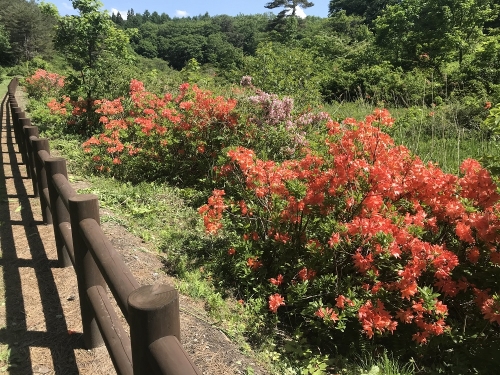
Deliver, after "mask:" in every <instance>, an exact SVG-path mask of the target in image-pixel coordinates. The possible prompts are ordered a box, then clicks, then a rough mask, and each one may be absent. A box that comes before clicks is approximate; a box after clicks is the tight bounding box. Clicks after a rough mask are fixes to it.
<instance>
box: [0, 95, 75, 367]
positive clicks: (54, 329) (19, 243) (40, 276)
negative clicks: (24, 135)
mask: <svg viewBox="0 0 500 375" xmlns="http://www.w3.org/2000/svg"><path fill="white" fill-rule="evenodd" d="M6 102H7V97H5V98H4V100H3V102H2V106H1V108H0V121H1V123H0V127H1V133H0V154H1V155H2V160H3V168H0V246H1V258H0V270H1V272H2V274H3V280H0V284H3V285H0V287H1V289H3V290H2V292H3V296H4V300H3V301H0V304H1V305H2V306H1V308H0V319H1V320H0V325H1V326H0V327H1V328H0V348H1V350H0V361H1V363H2V365H3V366H4V367H3V368H1V369H0V371H2V370H3V371H6V370H8V371H9V373H10V374H14V375H29V374H49V373H51V374H57V375H71V374H78V373H79V371H78V367H77V364H76V359H75V352H74V351H75V349H78V348H82V345H83V340H82V339H81V334H78V333H76V334H75V333H74V332H71V331H68V327H67V324H66V320H65V316H64V314H63V308H62V305H61V299H60V296H59V293H58V289H57V287H56V284H55V280H54V276H53V272H52V269H53V268H55V267H57V260H56V259H49V258H48V257H47V253H46V251H45V247H44V243H43V241H42V238H41V235H40V231H39V228H38V227H37V226H40V225H43V223H42V222H41V218H40V217H39V216H41V215H34V213H33V211H34V210H32V206H31V203H30V200H29V198H30V195H29V194H32V191H30V192H29V194H28V191H27V187H26V186H28V189H30V190H31V181H30V180H29V179H28V178H27V176H26V168H25V166H24V165H22V162H19V160H21V156H20V154H19V153H18V152H17V150H16V149H17V147H15V146H14V142H13V130H12V127H11V120H10V113H9V108H8V106H7V105H6ZM25 183H26V185H25ZM31 197H33V196H32V195H31ZM39 211H40V210H39V208H38V212H39ZM35 212H37V211H35ZM45 228H46V229H48V228H47V227H45ZM25 279H27V280H30V281H31V282H30V283H29V285H23V284H27V283H26V282H24V280H25ZM33 279H34V280H33ZM36 289H38V290H36ZM40 304H41V306H40ZM28 318H29V320H30V323H31V322H33V321H34V322H38V323H37V324H28ZM33 327H34V328H37V327H41V329H35V330H33V329H32V328H33ZM47 356H50V357H51V360H50V359H49V358H47ZM37 357H38V358H37ZM40 357H43V358H40ZM40 363H46V364H47V365H39V364H40ZM49 364H50V365H49Z"/></svg>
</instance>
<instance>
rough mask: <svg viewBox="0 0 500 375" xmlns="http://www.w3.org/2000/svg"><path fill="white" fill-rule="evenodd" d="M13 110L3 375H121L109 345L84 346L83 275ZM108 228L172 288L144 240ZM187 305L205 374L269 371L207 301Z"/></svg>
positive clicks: (7, 160) (184, 328)
mask: <svg viewBox="0 0 500 375" xmlns="http://www.w3.org/2000/svg"><path fill="white" fill-rule="evenodd" d="M1 94H3V93H1ZM2 98H3V97H2ZM8 112H9V111H8V108H7V107H6V106H5V100H4V102H3V103H2V107H1V109H0V120H1V124H0V125H1V134H0V153H1V155H2V161H3V165H2V168H1V169H0V250H1V257H0V373H10V374H14V375H29V374H57V375H72V374H95V375H100V374H102V375H105V374H106V375H109V374H115V371H114V368H113V365H112V363H111V360H110V358H109V355H108V353H107V351H106V348H105V347H100V348H97V349H94V350H86V349H85V348H84V347H83V340H82V335H81V330H82V328H81V320H80V312H79V301H78V291H77V283H76V276H75V273H74V270H73V268H72V267H69V268H58V267H57V255H56V249H55V243H54V232H53V229H52V226H51V225H44V224H43V222H42V217H41V213H40V203H39V200H38V198H35V197H34V196H33V189H32V186H31V180H30V179H28V178H27V176H26V168H25V166H24V165H23V164H22V162H21V156H20V154H19V153H18V152H17V145H15V143H14V142H13V132H12V131H11V127H10V120H9V118H8V115H9V113H8ZM74 187H75V188H78V187H77V186H74ZM108 214H109V213H108ZM102 227H103V230H104V232H105V233H106V234H107V235H108V238H109V239H110V241H111V242H112V243H113V245H114V246H115V248H116V249H117V250H118V251H119V252H120V253H121V254H122V256H123V258H124V260H125V262H126V263H127V265H128V266H129V268H130V269H131V271H132V273H133V274H134V276H135V277H136V279H137V280H138V282H139V284H141V285H146V284H152V283H153V282H162V283H172V279H171V278H170V277H169V276H168V275H166V274H165V273H163V272H162V262H161V259H159V257H158V256H157V255H155V254H153V253H151V252H149V251H148V250H149V249H148V248H147V246H146V245H145V244H144V243H142V241H141V240H140V239H138V238H136V237H134V236H133V235H131V234H130V233H128V232H127V231H126V230H125V229H124V228H123V227H121V226H119V225H117V224H114V223H112V222H107V223H104V224H103V225H102ZM180 306H181V335H182V344H183V346H184V348H185V349H186V351H187V352H188V353H189V354H190V356H191V358H192V359H193V361H194V362H195V363H196V365H197V366H198V367H199V368H200V369H201V370H202V372H203V374H206V375H209V374H214V375H219V374H246V373H247V369H250V368H251V369H253V371H254V373H255V374H264V372H263V371H262V370H261V369H259V368H257V367H256V366H255V363H253V361H252V360H251V359H249V358H248V357H246V356H244V355H243V354H241V353H240V352H239V350H238V348H237V346H236V345H234V344H233V343H232V342H230V340H229V339H228V338H227V337H226V336H225V335H224V334H223V333H222V332H220V331H219V330H218V329H216V328H215V327H214V326H213V325H211V324H210V323H209V321H210V319H209V318H208V317H207V316H206V313H205V311H204V310H203V304H202V303H200V302H196V301H193V300H191V299H189V298H187V297H185V296H180Z"/></svg>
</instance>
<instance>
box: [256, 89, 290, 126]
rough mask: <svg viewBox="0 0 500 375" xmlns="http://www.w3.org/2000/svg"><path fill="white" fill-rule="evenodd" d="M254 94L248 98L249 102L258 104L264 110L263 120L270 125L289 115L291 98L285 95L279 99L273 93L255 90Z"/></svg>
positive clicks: (283, 119) (285, 118)
mask: <svg viewBox="0 0 500 375" xmlns="http://www.w3.org/2000/svg"><path fill="white" fill-rule="evenodd" d="M256 94H257V95H255V96H251V97H249V98H248V99H249V100H250V102H251V103H253V104H256V105H258V106H260V107H261V108H262V110H263V112H264V117H265V119H264V121H265V122H267V123H268V124H270V125H276V124H279V123H280V122H282V121H285V120H287V119H289V118H290V117H291V114H292V110H293V99H292V98H289V97H285V98H283V99H279V98H278V96H277V95H275V94H268V93H267V92H264V91H261V90H257V91H256Z"/></svg>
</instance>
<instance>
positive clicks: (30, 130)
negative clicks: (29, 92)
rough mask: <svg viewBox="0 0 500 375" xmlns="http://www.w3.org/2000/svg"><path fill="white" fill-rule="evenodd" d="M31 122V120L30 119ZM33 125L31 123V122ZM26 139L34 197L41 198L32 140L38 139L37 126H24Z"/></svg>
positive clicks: (29, 174)
mask: <svg viewBox="0 0 500 375" xmlns="http://www.w3.org/2000/svg"><path fill="white" fill-rule="evenodd" d="M28 120H29V119H28ZM30 123H31V121H30ZM23 129H24V138H25V139H26V155H28V164H29V168H28V170H29V171H30V172H29V173H28V176H30V177H31V183H32V185H33V195H34V196H35V197H39V196H40V195H39V192H38V182H37V179H36V169H35V168H36V165H35V156H34V155H33V147H32V145H31V140H30V137H36V138H38V135H39V134H38V127H36V126H31V125H29V126H28V125H24V126H23Z"/></svg>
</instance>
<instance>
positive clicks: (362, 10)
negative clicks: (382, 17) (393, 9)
mask: <svg viewBox="0 0 500 375" xmlns="http://www.w3.org/2000/svg"><path fill="white" fill-rule="evenodd" d="M400 2H401V0H331V1H330V4H329V6H328V10H329V11H328V14H329V15H330V16H333V15H335V14H336V13H338V12H341V11H345V13H346V14H347V15H354V16H361V17H364V18H365V19H366V22H367V23H371V22H372V21H373V20H374V19H375V18H377V17H378V16H379V14H380V13H381V12H382V11H383V10H384V9H385V7H386V6H387V5H394V4H398V3H400Z"/></svg>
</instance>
